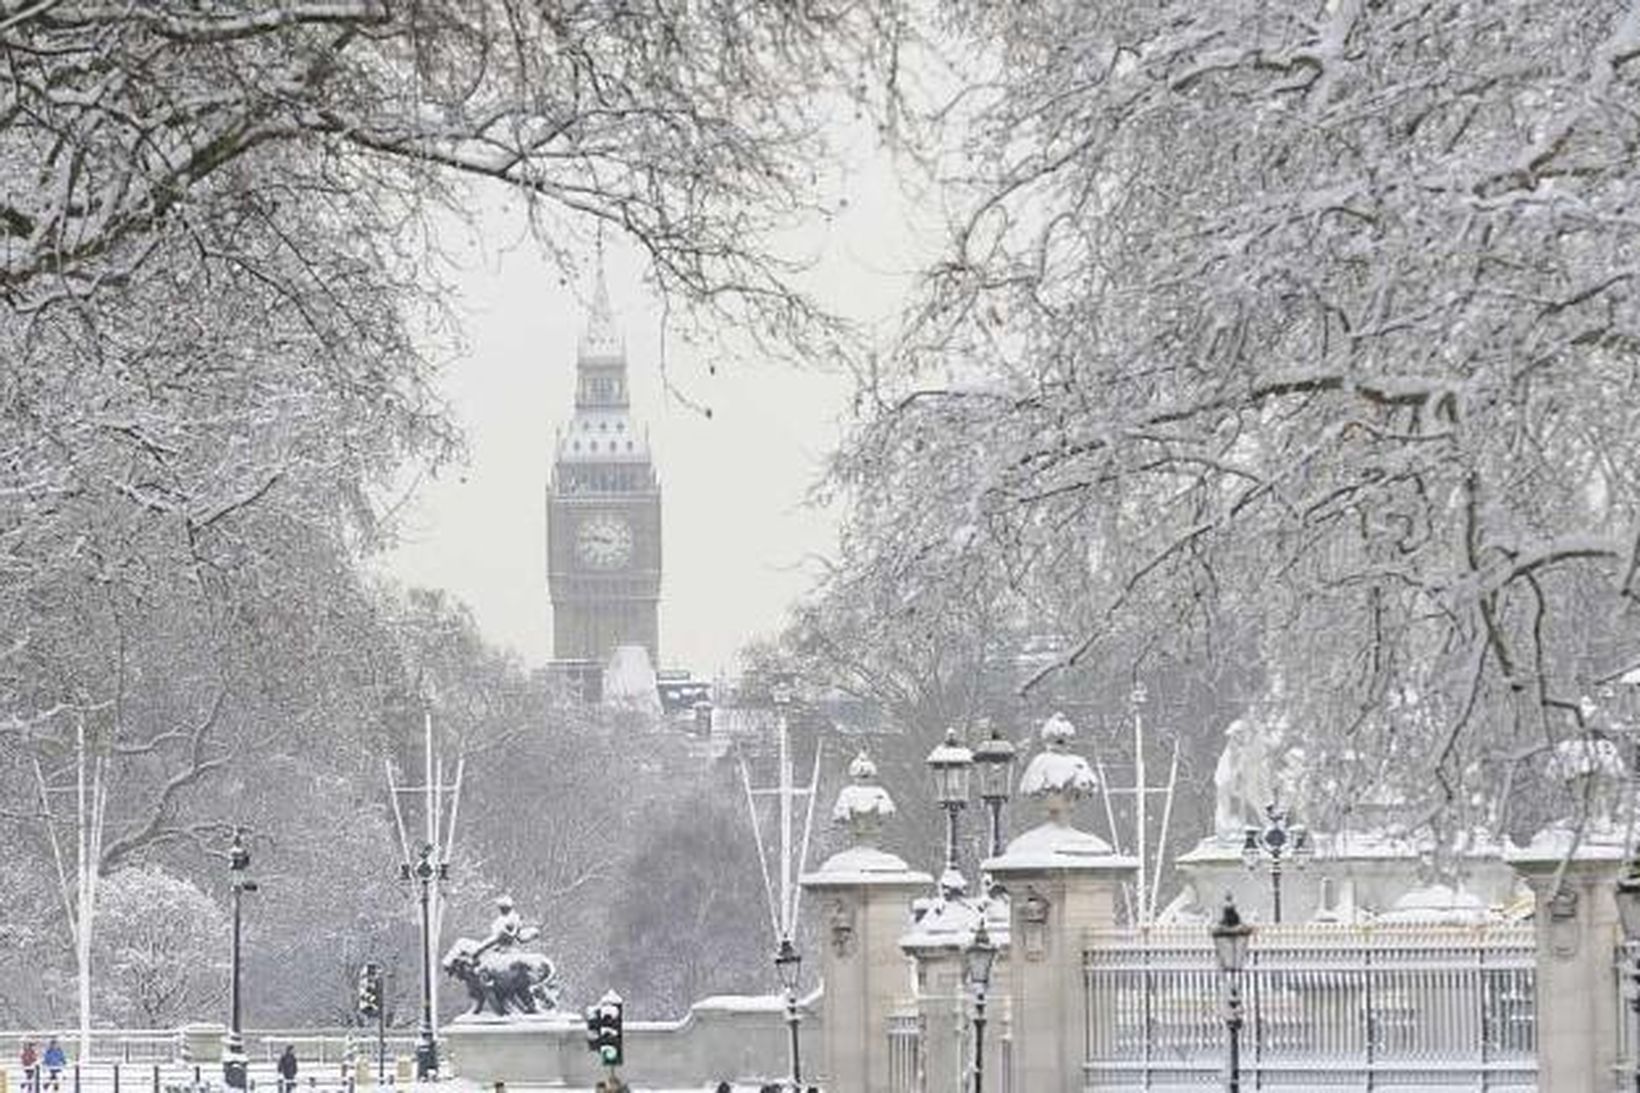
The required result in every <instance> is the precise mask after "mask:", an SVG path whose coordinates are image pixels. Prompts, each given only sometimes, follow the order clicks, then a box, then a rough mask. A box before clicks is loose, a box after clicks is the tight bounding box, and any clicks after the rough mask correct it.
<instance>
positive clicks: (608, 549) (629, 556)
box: [547, 268, 661, 664]
mask: <svg viewBox="0 0 1640 1093" xmlns="http://www.w3.org/2000/svg"><path fill="white" fill-rule="evenodd" d="M575 381H576V382H575V416H574V417H573V418H571V419H570V422H569V425H568V426H567V427H566V428H564V429H562V430H561V431H560V432H559V434H558V450H557V454H556V458H555V459H554V462H553V468H552V481H551V483H550V484H549V485H548V486H547V591H548V594H549V596H550V597H551V599H552V648H553V655H554V656H555V657H556V658H557V659H559V660H572V661H573V660H579V661H593V662H596V663H598V664H604V663H606V662H607V661H608V660H609V655H610V652H611V651H612V650H613V649H614V648H615V647H616V646H618V645H641V646H643V647H644V648H645V649H647V650H648V652H649V660H650V663H651V664H658V663H659V655H660V623H659V618H658V607H659V603H660V593H661V491H660V483H659V481H658V480H657V479H656V477H655V468H654V465H653V464H652V463H651V462H650V458H649V439H648V437H647V435H646V434H644V433H643V432H640V431H639V430H638V429H636V428H634V426H633V423H632V416H631V413H630V402H629V399H628V388H627V378H626V347H625V345H624V344H623V343H622V341H621V339H620V337H619V336H618V335H617V334H616V332H615V319H614V316H613V315H612V314H611V312H610V308H609V292H608V290H607V289H606V287H605V285H604V276H603V270H602V268H600V269H599V271H598V282H597V286H596V288H595V289H594V291H593V300H592V314H591V315H590V316H589V317H588V319H587V327H586V332H585V333H584V334H583V335H582V336H581V344H580V347H579V352H578V353H577V355H576V363H575Z"/></svg>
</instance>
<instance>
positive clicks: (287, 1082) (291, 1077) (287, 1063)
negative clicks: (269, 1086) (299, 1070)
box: [279, 1044, 296, 1093]
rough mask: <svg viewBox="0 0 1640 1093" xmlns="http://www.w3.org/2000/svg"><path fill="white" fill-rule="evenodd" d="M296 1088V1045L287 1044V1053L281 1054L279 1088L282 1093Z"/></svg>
mask: <svg viewBox="0 0 1640 1093" xmlns="http://www.w3.org/2000/svg"><path fill="white" fill-rule="evenodd" d="M295 1088H296V1046H295V1045H294V1044H286V1045H285V1053H284V1054H283V1055H281V1056H279V1089H280V1091H281V1093H291V1091H292V1090H294V1089H295Z"/></svg>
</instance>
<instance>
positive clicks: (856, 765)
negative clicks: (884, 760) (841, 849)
mask: <svg viewBox="0 0 1640 1093" xmlns="http://www.w3.org/2000/svg"><path fill="white" fill-rule="evenodd" d="M848 777H849V783H848V785H846V786H844V787H843V788H842V789H841V790H839V791H838V793H837V803H836V804H835V805H833V806H832V809H831V818H832V821H833V822H835V823H841V824H847V825H848V829H849V834H850V835H851V836H852V837H853V839H854V845H855V846H876V845H877V839H878V837H879V836H880V835H881V834H882V830H883V819H884V818H885V817H888V816H892V815H894V799H893V798H892V797H890V796H889V795H888V790H886V789H884V788H883V787H882V786H880V785H878V784H877V764H876V763H873V762H872V761H871V756H870V755H868V754H866V752H865V749H863V748H862V749H861V750H860V753H859V754H858V755H856V756H855V757H854V760H853V762H851V763H849V765H848Z"/></svg>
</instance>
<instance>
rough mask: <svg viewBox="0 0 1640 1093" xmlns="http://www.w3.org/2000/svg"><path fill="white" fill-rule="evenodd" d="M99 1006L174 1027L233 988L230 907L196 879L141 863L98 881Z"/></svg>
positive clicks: (107, 1017) (110, 1017) (139, 1024)
mask: <svg viewBox="0 0 1640 1093" xmlns="http://www.w3.org/2000/svg"><path fill="white" fill-rule="evenodd" d="M97 894H98V904H99V906H98V923H97V932H96V934H95V941H94V944H93V948H92V954H93V956H92V960H93V963H94V965H95V966H96V968H97V987H98V990H97V1011H98V1013H99V1015H100V1016H101V1017H102V1019H103V1020H104V1021H107V1022H108V1023H109V1024H111V1025H114V1026H116V1027H124V1028H171V1027H174V1026H176V1025H178V1024H181V1023H183V1022H185V1021H187V1020H190V1019H193V1018H195V1017H197V1016H198V1015H200V1014H201V1013H203V1012H208V1009H207V1007H210V1008H215V1007H216V1006H218V1005H219V1004H220V1002H221V1000H222V998H223V997H225V993H226V990H227V983H228V947H227V943H226V941H227V938H228V936H229V930H228V916H227V913H226V912H225V911H224V910H223V909H222V908H221V907H220V906H219V905H218V904H217V902H216V901H215V900H213V899H211V897H209V896H207V895H206V894H205V893H204V892H202V891H200V890H199V888H198V887H197V886H195V885H194V884H192V883H191V882H189V881H186V880H183V879H181V878H178V877H174V876H172V875H170V874H169V873H167V872H165V871H164V870H162V869H159V868H157V867H154V866H133V867H131V868H129V869H121V870H119V871H118V872H116V873H113V874H111V875H110V876H108V877H106V878H104V880H103V881H102V883H101V884H100V885H99V886H98V891H97Z"/></svg>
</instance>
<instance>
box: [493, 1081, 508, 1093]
mask: <svg viewBox="0 0 1640 1093" xmlns="http://www.w3.org/2000/svg"><path fill="white" fill-rule="evenodd" d="M495 1093H507V1083H506V1082H496V1083H495Z"/></svg>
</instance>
